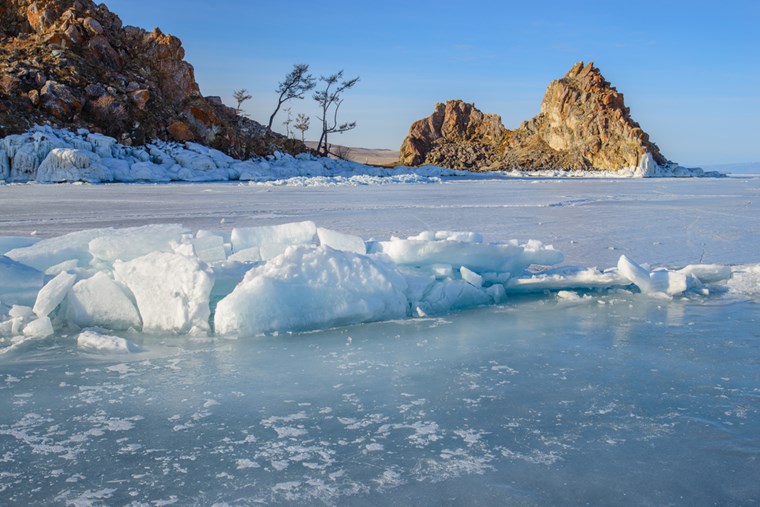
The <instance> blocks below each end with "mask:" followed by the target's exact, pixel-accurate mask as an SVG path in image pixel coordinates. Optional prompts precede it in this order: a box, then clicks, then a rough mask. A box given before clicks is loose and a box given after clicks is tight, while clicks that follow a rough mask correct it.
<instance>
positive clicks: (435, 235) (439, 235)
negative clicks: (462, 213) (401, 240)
mask: <svg viewBox="0 0 760 507" xmlns="http://www.w3.org/2000/svg"><path fill="white" fill-rule="evenodd" d="M407 239H417V240H423V241H436V240H437V241H443V240H446V241H459V242H461V243H482V242H483V236H481V235H480V234H478V233H477V232H472V231H435V232H434V231H423V232H421V233H419V234H417V235H416V236H409V237H408V238H407Z"/></svg>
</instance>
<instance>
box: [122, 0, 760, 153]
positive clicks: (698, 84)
mask: <svg viewBox="0 0 760 507" xmlns="http://www.w3.org/2000/svg"><path fill="white" fill-rule="evenodd" d="M107 5H108V7H109V9H111V10H112V11H113V12H114V13H116V14H117V15H119V17H120V18H121V19H122V21H123V22H124V24H125V25H127V24H129V25H135V26H139V27H141V28H144V29H146V30H152V29H153V28H154V27H159V28H160V29H161V30H162V31H163V32H164V33H170V34H172V35H175V36H177V37H178V38H179V39H180V40H182V43H183V47H184V48H185V52H186V57H185V59H186V60H187V61H188V62H189V63H190V64H192V65H193V67H194V69H195V77H196V80H197V81H198V83H199V85H200V87H201V92H202V93H203V95H206V96H210V95H218V96H220V97H222V100H223V101H224V102H225V103H226V104H227V105H234V100H233V99H232V93H233V91H234V90H237V89H241V88H245V89H247V90H248V91H249V92H250V93H251V94H252V95H253V99H252V100H251V101H248V102H246V103H245V104H244V106H243V110H244V112H246V113H248V114H249V116H250V117H251V118H252V119H254V120H256V121H258V122H260V123H263V124H265V125H266V123H267V120H268V118H269V115H270V114H271V112H272V111H273V110H274V108H275V105H276V94H275V92H274V90H275V88H276V87H277V85H278V83H279V82H280V81H281V80H282V79H283V77H284V76H285V74H286V73H287V72H289V71H290V70H291V68H292V66H293V64H296V63H307V64H309V65H310V71H311V73H312V74H313V75H314V76H315V77H318V76H320V75H329V74H332V73H335V72H337V71H339V70H341V69H342V70H344V75H345V77H346V78H351V77H355V76H359V77H360V78H361V80H360V81H359V83H358V84H357V86H356V87H354V88H353V89H351V90H349V91H347V92H346V93H345V95H344V98H345V103H344V104H343V106H342V108H341V111H340V117H339V120H340V121H356V122H357V123H358V125H357V128H356V129H355V130H353V131H350V132H347V133H345V134H342V135H339V136H335V135H334V136H332V137H331V138H330V140H331V142H332V143H334V144H340V145H344V146H352V147H363V148H368V149H389V150H398V148H399V147H400V146H401V143H402V141H403V139H404V138H405V137H406V135H407V133H408V130H409V127H410V126H411V124H412V123H413V122H414V121H417V120H419V119H421V118H425V117H427V116H429V115H430V114H431V113H432V112H433V109H434V107H435V104H436V103H438V102H445V101H446V100H450V99H461V100H464V101H466V102H474V103H475V105H476V107H477V108H478V109H480V110H481V111H483V112H484V113H495V114H498V115H500V116H501V117H502V122H503V123H504V125H505V127H507V128H509V129H514V128H517V127H518V126H519V124H520V123H521V122H522V121H525V120H528V119H530V118H532V117H533V116H535V115H536V114H538V112H539V108H540V105H541V101H542V99H543V95H544V92H545V91H546V87H547V86H548V85H549V83H550V82H551V81H552V80H555V79H559V78H561V77H562V76H564V75H565V73H566V72H567V71H568V70H569V69H570V68H571V67H572V65H573V64H575V63H576V62H578V61H584V62H589V61H593V62H594V65H595V66H597V67H598V68H599V69H600V70H601V72H602V74H603V75H604V77H605V79H606V80H607V81H609V82H610V83H611V85H612V86H614V87H616V88H617V89H618V91H620V92H621V93H623V94H624V96H625V102H626V106H628V107H629V108H630V110H631V117H632V118H633V120H634V121H636V122H638V123H639V124H640V126H641V127H642V129H643V130H644V131H645V132H647V133H648V134H649V135H650V139H651V140H652V141H653V142H654V143H656V144H657V145H658V146H659V148H660V149H661V150H662V152H663V154H664V155H665V156H666V157H667V158H668V159H670V160H672V161H675V162H678V163H680V164H682V165H686V166H695V165H714V164H739V163H755V162H756V161H760V147H758V145H757V144H756V138H757V126H756V120H755V118H757V117H758V116H760V96H759V95H758V93H757V91H758V90H760V69H759V68H758V66H757V65H753V64H752V62H755V61H756V55H757V53H758V52H759V51H760V38H758V37H757V36H756V35H753V34H754V32H753V30H754V28H753V27H754V25H756V23H757V21H758V20H760V5H758V4H753V3H749V2H729V3H728V6H727V7H726V8H723V9H721V10H716V9H714V8H713V7H712V5H713V4H709V3H707V2H698V3H694V2H688V3H687V2H680V1H678V2H670V3H668V4H667V5H664V4H662V3H657V4H655V3H654V2H645V3H644V4H640V5H637V12H644V13H646V12H656V13H657V17H656V18H651V19H646V18H644V17H631V15H630V13H629V12H628V11H627V10H626V7H616V6H612V5H606V6H605V7H604V9H598V8H595V6H594V4H593V3H592V2H582V3H581V4H580V5H579V6H578V5H574V6H573V7H572V8H569V7H567V6H566V5H565V4H564V3H561V2H554V1H552V2H549V3H548V4H542V5H541V6H523V5H521V6H509V7H505V6H504V5H502V4H500V3H497V2H490V1H489V2H482V3H478V4H477V5H474V6H468V10H467V11H466V12H464V11H463V10H462V9H459V8H458V7H456V4H453V3H436V4H432V3H430V2H421V3H417V4H414V5H407V4H405V3H403V2H398V1H393V2H386V3H384V4H383V5H382V6H379V5H355V4H353V3H351V2H345V1H333V2H328V4H327V5H326V6H321V8H320V9H318V10H315V9H314V8H313V6H312V5H310V4H309V3H307V2H304V1H296V2H292V4H291V5H290V6H289V8H288V9H289V12H303V13H304V18H305V19H308V22H305V21H302V20H295V21H293V20H284V19H283V16H285V14H284V13H283V12H281V11H282V9H281V8H279V7H277V6H275V5H270V4H268V3H264V2H258V1H254V2H250V3H249V2H242V1H241V0H231V1H228V2H225V4H224V5H221V6H211V5H208V4H206V3H201V2H196V1H191V2H179V1H178V0H165V1H164V2H161V3H160V4H156V3H155V2H153V3H150V4H149V3H148V2H147V1H145V0H131V1H129V2H127V1H126V0H110V1H108V2H107ZM452 9H456V11H455V12H452ZM401 13H403V16H402V15H400V14H401ZM370 21H371V22H370ZM463 27H464V29H463ZM642 69H643V71H642ZM729 92H730V93H729ZM283 107H291V108H292V111H293V117H295V116H296V114H297V113H301V112H302V113H306V114H309V116H311V117H312V129H311V131H309V132H307V136H306V138H307V140H312V139H313V138H314V135H313V134H314V133H315V132H316V128H315V127H316V123H317V120H316V118H315V113H316V108H315V107H314V104H313V100H311V98H310V95H307V97H306V99H304V100H302V101H292V102H289V103H286V104H285V105H284V106H283ZM285 118H286V115H285V113H283V112H282V111H280V113H279V114H278V116H277V117H276V119H275V122H274V124H273V130H275V131H278V132H281V133H282V132H284V127H283V125H282V121H283V120H284V119H285ZM310 134H311V135H310Z"/></svg>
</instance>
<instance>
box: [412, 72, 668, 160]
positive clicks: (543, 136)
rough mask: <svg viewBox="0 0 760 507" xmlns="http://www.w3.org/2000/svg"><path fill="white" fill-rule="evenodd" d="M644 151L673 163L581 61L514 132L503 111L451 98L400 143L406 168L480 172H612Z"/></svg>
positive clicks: (619, 97) (618, 95) (611, 90)
mask: <svg viewBox="0 0 760 507" xmlns="http://www.w3.org/2000/svg"><path fill="white" fill-rule="evenodd" d="M467 106H470V107H469V108H468V107H467ZM646 153H650V154H651V155H652V157H653V158H654V160H655V162H657V163H658V164H666V163H667V162H668V160H667V159H666V158H665V157H664V156H662V154H661V153H660V150H659V148H658V147H657V146H656V145H655V144H654V143H651V142H650V141H649V136H648V135H647V134H646V133H645V132H644V131H643V130H642V129H641V127H639V125H638V124H637V123H636V122H635V121H633V119H631V117H630V111H629V109H628V108H627V107H625V103H624V100H623V95H622V94H621V93H618V91H617V90H616V89H615V88H613V87H612V86H610V84H609V83H608V82H607V81H606V80H605V79H604V77H603V76H602V74H601V73H600V72H599V69H597V68H596V67H594V66H593V64H592V63H588V64H586V65H584V64H583V62H579V63H576V64H575V65H574V66H573V67H572V68H571V69H570V71H569V72H568V73H567V74H566V75H565V77H563V78H562V79H559V80H557V81H552V82H551V83H550V84H549V87H548V88H547V90H546V94H545V96H544V100H543V102H542V103H541V112H540V113H539V114H538V115H537V116H536V117H534V118H533V119H531V120H529V121H527V122H523V124H522V125H520V127H519V128H518V129H516V130H512V131H509V130H507V129H505V128H504V127H503V126H502V125H501V120H500V119H499V118H498V116H495V115H484V114H482V113H481V112H480V111H478V110H477V109H475V108H474V106H472V105H469V104H464V103H463V102H461V101H449V102H447V103H446V104H445V106H444V105H443V104H438V106H436V111H435V112H434V113H433V114H432V115H431V116H430V117H428V118H425V119H423V120H420V121H417V122H415V123H414V124H413V125H412V127H411V128H410V130H409V135H408V137H407V138H406V139H405V140H404V143H403V145H402V146H401V160H402V163H404V164H407V165H419V164H423V163H426V164H436V165H443V166H444V167H452V168H468V169H477V170H494V169H524V170H530V169H586V170H592V169H599V170H612V171H614V170H618V169H622V168H625V167H634V166H637V165H638V164H639V161H640V160H641V157H642V156H643V155H644V154H646Z"/></svg>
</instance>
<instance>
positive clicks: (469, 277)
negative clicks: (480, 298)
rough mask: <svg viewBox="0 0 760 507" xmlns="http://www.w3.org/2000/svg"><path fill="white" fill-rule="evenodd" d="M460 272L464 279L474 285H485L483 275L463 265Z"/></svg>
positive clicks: (479, 286) (478, 286)
mask: <svg viewBox="0 0 760 507" xmlns="http://www.w3.org/2000/svg"><path fill="white" fill-rule="evenodd" d="M459 274H461V275H462V280H464V281H465V282H467V283H469V284H470V285H472V286H473V287H477V288H481V287H482V286H483V277H482V276H480V275H479V274H477V273H476V272H474V271H471V270H469V269H467V268H466V267H464V266H462V267H460V268H459Z"/></svg>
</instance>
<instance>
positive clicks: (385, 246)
mask: <svg viewBox="0 0 760 507" xmlns="http://www.w3.org/2000/svg"><path fill="white" fill-rule="evenodd" d="M375 245H376V248H378V249H379V251H381V252H383V253H385V254H387V255H388V256H389V257H390V258H391V259H392V260H393V261H394V262H396V263H397V264H402V265H410V266H427V265H431V264H452V265H454V266H469V269H471V270H474V271H477V272H483V271H496V272H507V273H512V274H520V273H522V272H523V271H525V269H527V268H528V266H530V265H531V264H541V265H552V264H557V263H560V262H562V253H561V252H559V251H557V250H554V249H553V248H552V247H551V246H543V244H541V243H540V242H529V243H528V244H526V245H519V244H517V242H516V241H513V242H510V243H505V244H481V243H465V242H461V241H451V240H440V241H439V240H435V241H427V240H419V239H406V240H404V239H398V238H393V239H391V240H390V241H380V242H378V243H376V244H375Z"/></svg>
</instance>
